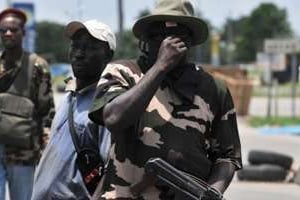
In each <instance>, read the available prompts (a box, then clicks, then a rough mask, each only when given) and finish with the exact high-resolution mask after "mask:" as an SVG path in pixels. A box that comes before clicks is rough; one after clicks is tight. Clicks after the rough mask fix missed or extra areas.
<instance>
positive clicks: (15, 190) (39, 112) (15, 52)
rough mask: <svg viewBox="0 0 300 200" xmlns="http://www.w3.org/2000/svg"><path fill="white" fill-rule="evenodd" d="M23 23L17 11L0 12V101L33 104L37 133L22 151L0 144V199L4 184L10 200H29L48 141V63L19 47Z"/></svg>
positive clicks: (50, 108) (50, 103) (23, 17)
mask: <svg viewBox="0 0 300 200" xmlns="http://www.w3.org/2000/svg"><path fill="white" fill-rule="evenodd" d="M25 23H26V15H25V14H24V13H23V12H22V11H20V10H17V9H13V8H9V9H6V10H3V11H2V12H1V13H0V36H1V40H2V44H3V46H4V51H3V52H1V54H0V94H1V99H0V100H1V102H2V101H5V100H4V98H2V97H4V96H13V95H15V97H19V96H20V97H21V98H23V97H24V98H28V99H29V100H30V101H31V102H32V103H33V104H34V107H33V108H34V110H33V116H32V120H33V121H34V122H36V124H37V129H36V132H37V134H36V135H35V136H34V138H33V140H32V142H33V143H32V147H31V148H28V149H26V150H25V149H20V148H18V147H16V146H14V145H7V144H1V141H0V148H1V152H2V155H0V159H1V160H0V200H2V199H5V183H6V181H7V182H8V185H9V191H10V198H11V200H27V199H28V200H29V199H30V198H31V193H32V184H33V177H34V169H35V165H36V164H37V162H38V160H39V157H40V154H41V149H42V147H43V146H45V143H46V142H47V140H48V135H47V134H48V133H49V130H50V125H51V121H52V117H53V115H54V103H53V95H52V89H51V80H50V73H49V69H48V64H47V62H46V61H45V60H44V59H43V58H41V57H39V56H38V55H36V54H34V53H28V52H26V51H24V50H23V48H22V40H23V36H24V34H25V30H24V25H25ZM30 66H31V67H30ZM13 99H14V98H13ZM6 103H7V104H10V103H11V104H12V103H13V102H6ZM22 107H24V106H23V105H20V108H22ZM1 109H3V108H1ZM22 109H23V108H22ZM2 114H3V113H2ZM2 114H0V120H1V117H2V116H1V115H2ZM1 130H3V129H2V128H1V127H0V131H1ZM12 134H13V133H12Z"/></svg>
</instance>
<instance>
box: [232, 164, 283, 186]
mask: <svg viewBox="0 0 300 200" xmlns="http://www.w3.org/2000/svg"><path fill="white" fill-rule="evenodd" d="M287 173H288V172H287V170H286V169H284V168H283V167H280V166H277V165H269V164H262V165H248V166H244V167H243V169H241V170H239V171H238V172H237V177H238V179H239V180H248V181H266V182H280V181H284V180H285V178H286V176H287Z"/></svg>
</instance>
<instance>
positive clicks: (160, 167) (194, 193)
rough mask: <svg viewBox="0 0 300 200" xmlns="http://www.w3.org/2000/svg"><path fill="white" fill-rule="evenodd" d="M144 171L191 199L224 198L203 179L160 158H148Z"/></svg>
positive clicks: (209, 199)
mask: <svg viewBox="0 0 300 200" xmlns="http://www.w3.org/2000/svg"><path fill="white" fill-rule="evenodd" d="M145 173H146V175H150V176H152V177H155V178H156V180H158V181H161V182H162V183H164V184H166V185H167V186H169V187H170V188H171V189H173V190H174V191H176V192H179V193H182V194H183V195H185V196H187V197H190V199H191V200H194V199H195V200H204V199H205V200H225V199H224V198H223V195H222V194H221V193H220V192H218V191H217V190H216V189H214V188H212V187H211V186H210V185H208V184H207V183H206V182H204V181H203V180H201V179H199V178H196V177H194V176H192V175H190V174H187V173H185V172H183V171H180V170H178V169H176V168H175V167H173V166H172V165H170V164H169V163H167V162H166V161H164V160H162V159H161V158H152V159H149V160H148V161H147V162H146V164H145Z"/></svg>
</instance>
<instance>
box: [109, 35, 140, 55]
mask: <svg viewBox="0 0 300 200" xmlns="http://www.w3.org/2000/svg"><path fill="white" fill-rule="evenodd" d="M138 54H139V49H138V40H137V39H136V38H135V37H134V35H133V33H132V31H131V30H125V31H123V33H120V34H117V49H116V52H115V55H114V59H135V58H137V56H138Z"/></svg>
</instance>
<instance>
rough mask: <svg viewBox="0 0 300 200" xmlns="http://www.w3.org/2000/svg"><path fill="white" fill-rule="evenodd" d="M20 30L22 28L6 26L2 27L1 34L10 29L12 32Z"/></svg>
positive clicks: (0, 28)
mask: <svg viewBox="0 0 300 200" xmlns="http://www.w3.org/2000/svg"><path fill="white" fill-rule="evenodd" d="M19 30H21V29H20V28H4V27H0V33H1V34H4V33H6V32H7V31H10V32H12V33H16V32H18V31H19Z"/></svg>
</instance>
